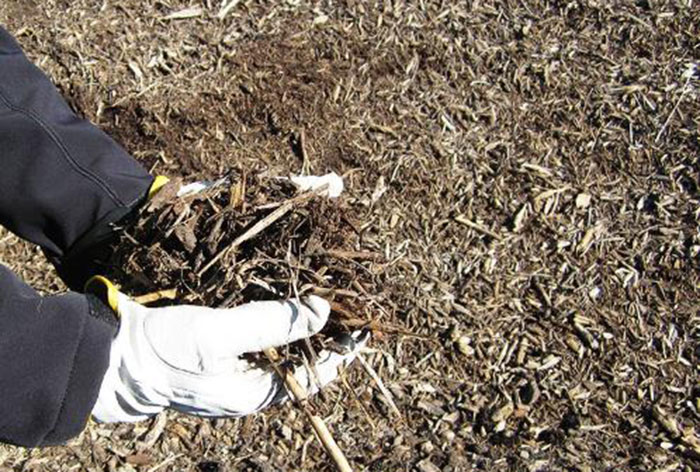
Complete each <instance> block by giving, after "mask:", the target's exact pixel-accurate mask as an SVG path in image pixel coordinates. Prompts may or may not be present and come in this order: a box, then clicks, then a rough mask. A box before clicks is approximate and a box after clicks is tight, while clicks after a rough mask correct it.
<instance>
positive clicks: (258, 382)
mask: <svg viewBox="0 0 700 472" xmlns="http://www.w3.org/2000/svg"><path fill="white" fill-rule="evenodd" d="M95 285H98V289H97V290H95V289H94V286H95ZM99 286H101V287H99ZM91 287H93V288H92V289H91ZM88 289H89V290H90V291H92V292H96V291H98V290H101V291H103V292H106V296H103V297H102V298H103V299H107V300H109V304H110V305H112V308H113V309H115V311H116V312H117V313H118V315H119V318H120V327H119V331H118V334H117V336H116V338H115V339H114V341H113V343H112V349H111V354H110V363H109V367H108V369H107V373H106V374H105V377H104V380H103V382H102V387H101V389H100V393H99V396H98V399H97V403H96V404H95V407H94V409H93V417H94V418H95V419H96V420H97V421H101V422H124V421H139V420H143V419H145V418H147V417H149V416H151V415H154V414H156V413H158V412H160V411H161V410H163V409H164V408H174V409H176V410H179V411H183V412H186V413H190V414H194V415H201V416H230V417H238V416H244V415H248V414H251V413H255V412H257V411H260V410H261V409H263V408H265V407H267V406H269V405H271V404H274V403H278V402H281V401H284V400H286V399H287V392H286V390H285V387H284V384H283V380H282V379H281V378H279V377H278V376H277V375H276V374H275V373H274V372H272V371H271V370H270V371H268V370H265V369H263V368H260V367H257V366H253V365H251V364H250V363H248V362H247V361H246V360H244V359H243V358H242V357H241V356H242V354H245V353H252V352H257V351H261V350H263V349H265V348H268V347H277V346H282V345H285V344H287V343H290V342H293V341H296V340H299V339H302V338H305V337H308V336H311V335H313V334H315V333H317V332H318V331H320V330H321V329H322V328H323V326H324V325H325V323H326V321H327V319H328V315H329V312H330V307H329V305H328V302H326V301H325V300H323V299H322V298H319V297H315V296H311V297H308V298H305V299H302V300H301V301H299V300H297V299H293V300H287V301H265V302H254V303H249V304H246V305H242V306H239V307H237V308H232V309H212V308H205V307H197V306H174V307H166V308H147V307H144V306H142V305H140V304H138V303H136V302H134V301H132V300H130V299H129V297H127V296H126V295H124V294H122V293H119V292H118V291H117V290H116V289H115V288H114V287H113V286H112V285H111V284H110V283H109V282H108V281H106V279H103V278H100V277H97V278H95V279H93V280H92V281H91V282H90V283H89V285H88ZM368 337H369V335H368V334H363V333H359V332H357V333H354V334H353V335H352V336H346V337H345V339H343V340H340V341H339V342H340V344H341V345H342V346H344V347H345V348H346V352H345V353H344V354H339V353H335V352H327V351H322V352H321V353H319V356H318V358H319V359H318V363H317V365H316V373H317V375H318V382H316V381H315V379H313V378H311V379H310V378H309V374H308V372H307V371H306V369H305V368H303V367H300V368H297V369H296V370H295V377H296V378H297V380H298V381H299V383H300V384H301V385H302V386H304V387H306V389H307V391H309V392H310V393H314V392H315V391H316V390H317V389H318V387H317V383H318V384H320V386H323V385H326V384H328V383H329V382H331V381H332V380H333V379H335V377H336V376H337V375H338V368H339V367H341V366H346V365H348V364H349V363H350V362H351V361H352V360H353V359H354V358H355V356H356V355H357V352H358V350H359V349H361V348H362V347H363V346H364V344H365V343H366V341H367V339H368Z"/></svg>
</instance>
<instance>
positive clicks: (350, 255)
mask: <svg viewBox="0 0 700 472" xmlns="http://www.w3.org/2000/svg"><path fill="white" fill-rule="evenodd" d="M312 255H314V256H316V255H318V256H330V257H335V258H336V259H365V260H379V259H381V258H382V255H381V254H379V253H377V252H370V251H345V250H342V249H324V250H321V251H316V252H314V253H313V254H312Z"/></svg>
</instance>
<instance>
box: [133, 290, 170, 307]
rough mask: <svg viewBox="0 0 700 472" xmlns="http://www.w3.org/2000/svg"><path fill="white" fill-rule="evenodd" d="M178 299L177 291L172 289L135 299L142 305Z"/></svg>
mask: <svg viewBox="0 0 700 472" xmlns="http://www.w3.org/2000/svg"><path fill="white" fill-rule="evenodd" d="M176 297H177V289H176V288H171V289H167V290H158V291H157V292H152V293H147V294H146V295H141V296H140V297H134V301H135V302H136V303H139V304H141V305H148V304H149V303H153V302H157V301H158V300H163V299H165V300H175V298H176Z"/></svg>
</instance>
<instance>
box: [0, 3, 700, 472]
mask: <svg viewBox="0 0 700 472" xmlns="http://www.w3.org/2000/svg"><path fill="white" fill-rule="evenodd" d="M193 7H194V9H190V10H188V14H187V15H182V16H190V17H189V18H184V19H173V18H169V17H168V15H170V14H172V13H175V12H181V11H182V10H183V9H185V8H193ZM220 8H221V5H220V2H218V1H213V0H207V1H192V2H186V1H175V0H170V1H168V0H162V1H153V2H143V1H136V0H112V1H108V0H105V1H88V0H79V1H57V0H47V1H44V2H38V1H35V0H30V1H27V0H3V1H2V3H1V4H0V22H1V23H2V24H4V25H5V26H6V27H7V28H8V29H9V30H10V31H11V32H13V33H14V34H16V35H17V36H18V38H19V41H20V42H21V43H22V45H23V46H24V47H25V48H26V51H27V52H28V54H29V55H30V57H31V58H32V59H33V60H34V61H35V62H36V63H37V64H38V65H39V66H40V67H41V68H42V69H43V70H45V71H46V72H47V73H48V74H49V75H50V76H51V77H52V78H53V79H54V81H55V82H56V83H57V85H58V86H59V87H60V89H61V90H62V92H63V93H64V95H65V96H66V98H67V99H68V100H69V101H70V103H71V104H72V105H73V106H74V108H75V109H76V110H78V111H79V112H80V113H81V114H83V115H84V116H86V117H88V118H90V119H91V120H93V121H94V122H96V123H97V124H98V125H99V126H101V127H102V128H104V129H105V130H106V131H107V132H109V133H110V134H112V135H113V136H114V137H115V138H116V139H117V140H119V141H120V142H121V143H122V144H123V145H124V146H125V147H126V148H127V149H128V150H129V151H130V152H132V153H133V154H134V156H136V157H137V158H138V159H139V160H141V161H142V162H143V163H144V164H145V165H146V166H148V167H149V168H150V169H152V170H153V171H154V172H157V173H166V174H181V175H184V176H185V177H187V178H195V177H201V176H209V177H211V176H217V175H220V174H222V173H223V172H225V171H226V170H227V169H228V168H232V167H235V168H245V169H248V170H250V171H254V172H269V173H270V174H278V175H279V174H286V173H299V172H301V171H309V172H313V173H323V172H325V171H328V170H335V171H337V172H339V173H343V174H345V176H346V183H347V186H348V192H347V196H346V199H347V202H348V204H350V205H353V206H354V207H355V208H356V210H357V211H358V212H359V214H360V215H361V217H362V221H363V223H362V226H361V227H360V228H359V230H360V231H361V233H362V242H361V247H358V248H357V249H361V250H371V251H376V252H381V253H382V254H383V255H384V259H383V260H381V261H374V262H363V263H362V265H361V267H358V270H362V271H369V273H370V274H372V277H373V280H374V283H373V286H367V287H364V286H362V287H358V286H356V285H353V284H349V286H347V287H342V288H345V289H348V290H352V291H355V292H358V293H361V292H362V290H363V289H366V290H367V292H368V293H367V294H361V295H358V300H362V301H363V303H362V304H361V307H362V308H361V309H360V311H361V313H360V315H361V316H363V317H365V318H372V319H375V320H379V322H380V323H383V324H385V325H386V329H385V330H386V332H385V333H383V335H381V336H379V338H380V339H375V341H374V342H373V344H372V347H373V348H374V349H375V351H374V352H373V353H369V354H367V355H366V358H367V360H368V362H369V363H370V364H371V365H372V366H374V368H375V369H376V370H377V371H378V372H379V374H380V376H381V377H382V379H383V381H384V382H385V383H386V385H387V387H388V388H389V390H390V391H391V392H392V394H393V396H394V400H395V401H396V403H397V405H398V408H399V410H400V413H401V418H400V419H399V418H396V417H394V416H392V412H391V410H390V409H389V408H388V406H387V401H386V399H385V397H384V396H383V395H382V394H381V393H380V392H379V390H378V389H377V388H376V386H375V385H374V384H373V383H372V381H371V380H370V379H369V377H368V376H367V374H366V373H365V372H364V371H362V370H361V369H358V368H354V369H353V371H352V372H351V375H350V376H349V378H348V381H349V383H350V384H351V385H352V389H353V390H354V392H355V393H356V394H357V396H358V398H359V403H358V402H357V401H356V400H355V399H354V398H353V394H352V393H351V392H350V391H349V390H348V389H347V388H342V387H336V388H333V389H330V390H329V391H328V393H327V395H326V397H325V398H324V399H322V400H321V401H320V402H319V405H321V406H322V408H323V413H324V416H325V418H326V420H327V422H328V423H329V424H330V425H331V428H332V429H333V431H334V432H335V434H336V436H337V437H338V439H339V442H340V445H341V447H342V449H343V450H344V451H345V452H346V454H347V456H348V457H349V459H350V460H351V462H352V463H353V464H354V465H355V466H356V468H357V470H371V471H380V470H382V471H383V470H387V471H389V470H391V471H393V470H406V471H408V470H419V471H423V472H430V471H434V470H445V471H449V470H454V471H458V470H459V471H462V470H472V469H479V470H529V471H559V470H567V471H569V470H573V471H589V470H590V471H598V470H600V471H603V470H638V471H647V470H656V471H676V470H684V471H690V470H698V468H700V461H698V452H697V451H696V452H693V444H692V443H693V441H694V440H697V439H696V438H697V437H698V434H699V431H700V427H699V425H698V423H699V422H700V411H699V409H700V387H699V379H700V375H699V372H698V362H699V361H700V313H699V309H698V293H699V291H700V286H699V285H698V284H699V283H700V282H699V280H700V279H699V277H698V276H699V275H700V272H699V271H698V268H699V265H698V252H699V250H700V233H699V232H698V221H699V218H700V198H699V197H700V194H699V193H698V185H699V180H698V179H700V163H699V161H698V160H699V158H700V144H699V139H700V73H699V72H698V64H699V63H700V40H699V38H700V5H699V4H698V2H697V1H696V0H677V1H665V0H654V1H652V0H639V1H636V2H633V1H625V2H622V1H612V2H607V1H605V2H604V1H595V0H587V1H584V0H574V1H546V0H523V1H515V0H513V1H489V0H487V1H461V2H439V1H432V0H426V1H420V2H404V1H395V2H378V3H374V2H362V1H351V0H347V1H344V2H314V3H307V2H300V1H292V0H288V1H286V2H279V3H278V2H270V3H262V2H253V1H247V0H244V1H241V2H238V3H237V4H236V5H235V6H233V7H232V8H230V9H229V11H228V13H227V15H226V16H225V18H223V19H219V18H217V17H216V15H217V13H219V11H220ZM302 133H303V139H302V141H303V142H304V148H305V151H306V153H305V154H306V156H307V158H306V159H303V153H302V152H300V147H299V141H300V137H301V135H302ZM0 260H1V261H2V262H3V263H5V264H8V265H9V266H11V267H12V268H14V269H15V270H17V271H18V272H19V273H20V274H21V275H22V276H23V277H24V278H25V279H26V280H27V281H28V282H30V283H32V284H33V285H34V286H35V287H37V288H38V289H41V290H42V291H44V292H47V293H49V292H55V291H59V290H61V284H60V282H58V281H57V280H56V279H55V278H53V277H52V276H51V275H50V274H51V272H50V268H49V267H48V266H47V264H46V263H45V262H44V260H43V259H42V258H41V256H40V253H39V251H38V250H37V249H36V248H33V247H31V246H28V245H25V244H23V243H21V242H20V241H18V240H17V239H16V238H14V237H13V236H11V235H6V234H5V233H3V234H0ZM369 300H371V302H370V301H369ZM359 404H361V405H363V408H360V406H358V405H359ZM674 428H675V429H674ZM692 428H695V432H693V431H692ZM3 468H4V469H16V470H36V471H40V470H42V471H43V470H92V471H97V470H142V471H148V470H203V471H204V470H206V471H214V470H261V471H267V470H332V467H331V466H330V465H329V463H328V460H327V459H326V458H325V456H324V455H323V452H322V450H321V449H320V448H319V447H318V446H317V444H316V442H315V440H314V439H313V437H312V433H311V430H310V428H309V426H308V425H307V424H306V423H305V421H304V420H303V419H302V418H301V415H299V414H298V413H296V411H295V409H294V408H292V407H289V406H284V407H280V408H275V409H272V410H271V411H269V412H267V413H265V414H259V415H256V416H253V417H250V418H248V419H245V420H217V421H208V420H198V419H193V418H187V417H184V416H179V415H176V414H173V413H168V414H164V415H161V416H160V417H158V418H157V419H155V420H154V421H152V422H146V423H142V424H138V425H134V426H132V425H121V426H104V425H100V426H96V425H91V426H89V427H88V429H87V430H86V432H85V433H83V434H82V435H81V436H80V437H79V438H77V439H76V440H74V441H72V442H71V443H70V445H69V446H68V447H67V448H52V449H46V450H35V451H27V450H22V449H17V448H12V447H2V448H0V469H3Z"/></svg>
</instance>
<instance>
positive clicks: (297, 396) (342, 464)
mask: <svg viewBox="0 0 700 472" xmlns="http://www.w3.org/2000/svg"><path fill="white" fill-rule="evenodd" d="M263 352H264V353H265V356H266V357H267V359H268V360H269V361H270V363H271V364H272V366H273V368H274V369H275V371H276V372H277V375H279V376H280V377H281V378H282V379H284V385H285V387H286V388H287V392H288V393H289V395H290V396H291V397H292V398H293V399H294V401H295V402H296V403H297V405H299V406H300V407H301V409H302V411H303V412H304V414H305V415H306V416H307V417H308V418H309V421H311V426H312V427H313V428H314V431H315V432H316V435H317V437H318V439H319V441H320V442H321V445H322V446H323V448H324V449H325V450H326V452H327V453H328V455H329V456H331V459H333V462H334V463H335V465H336V467H337V468H338V470H339V471H341V472H352V467H350V463H349V462H348V460H347V458H346V457H345V454H343V451H341V450H340V447H338V443H337V442H335V439H333V435H332V434H331V432H330V430H329V429H328V426H326V423H325V422H324V421H323V418H321V417H320V416H318V415H316V414H315V413H313V412H312V411H311V409H310V407H309V405H308V404H307V403H306V399H307V398H308V397H309V394H308V393H307V392H306V390H305V389H304V387H302V386H301V384H300V383H299V382H298V381H297V379H296V378H295V377H294V373H293V372H292V371H291V370H288V369H284V368H282V367H281V366H280V365H279V361H280V355H279V353H278V352H277V350H276V349H275V348H269V349H265V350H264V351H263Z"/></svg>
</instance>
